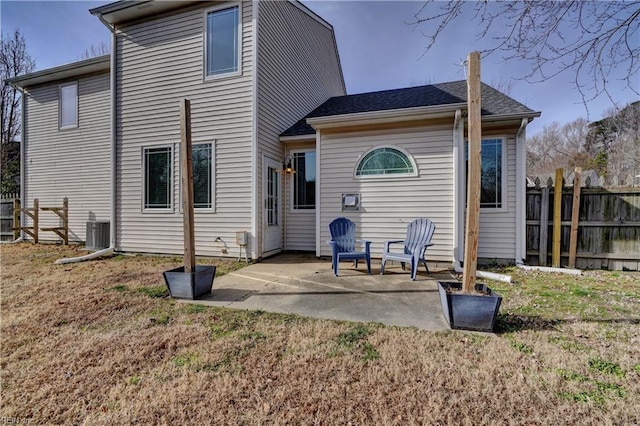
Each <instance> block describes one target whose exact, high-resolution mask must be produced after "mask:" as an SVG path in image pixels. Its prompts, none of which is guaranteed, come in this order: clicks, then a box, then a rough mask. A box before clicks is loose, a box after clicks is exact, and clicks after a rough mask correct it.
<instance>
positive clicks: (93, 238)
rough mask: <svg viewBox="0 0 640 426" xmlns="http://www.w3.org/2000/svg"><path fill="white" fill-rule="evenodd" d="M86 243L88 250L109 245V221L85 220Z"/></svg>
mask: <svg viewBox="0 0 640 426" xmlns="http://www.w3.org/2000/svg"><path fill="white" fill-rule="evenodd" d="M86 245H87V248H88V249H89V250H100V249H103V248H107V247H109V222H94V221H89V222H87V244H86Z"/></svg>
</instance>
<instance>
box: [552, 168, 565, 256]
mask: <svg viewBox="0 0 640 426" xmlns="http://www.w3.org/2000/svg"><path fill="white" fill-rule="evenodd" d="M563 173H564V170H562V169H556V182H555V185H554V187H553V251H552V254H551V265H552V266H553V267H554V268H559V267H560V238H561V237H562V227H561V226H560V221H561V220H562V175H563Z"/></svg>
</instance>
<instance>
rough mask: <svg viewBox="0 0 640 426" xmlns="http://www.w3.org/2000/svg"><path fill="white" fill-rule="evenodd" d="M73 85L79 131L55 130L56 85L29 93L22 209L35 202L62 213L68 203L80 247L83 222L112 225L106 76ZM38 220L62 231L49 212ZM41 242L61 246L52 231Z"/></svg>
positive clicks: (83, 237)
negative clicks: (76, 95) (56, 208)
mask: <svg viewBox="0 0 640 426" xmlns="http://www.w3.org/2000/svg"><path fill="white" fill-rule="evenodd" d="M71 81H77V82H78V127H77V128H69V129H64V130H58V94H59V83H57V82H56V83H50V84H47V85H44V86H39V87H33V88H28V89H27V95H26V98H25V101H26V105H25V111H24V114H25V122H26V126H25V129H24V130H25V131H24V140H25V146H24V150H25V159H24V164H25V169H24V172H25V176H26V186H25V188H24V189H25V200H23V206H24V207H27V206H28V207H33V200H34V198H38V199H39V201H40V206H41V207H62V200H63V198H64V197H67V198H68V199H69V240H70V241H76V242H81V241H85V240H86V235H85V233H86V222H87V221H89V220H98V221H109V219H110V209H109V205H110V204H109V203H110V186H109V185H110V158H111V156H110V153H111V150H110V146H111V144H110V120H109V111H110V108H109V103H110V96H109V74H99V75H94V76H88V77H83V78H79V79H76V80H71ZM60 83H62V82H60ZM39 220H40V227H56V226H60V225H61V222H60V220H59V218H58V216H57V215H56V214H55V213H54V212H51V211H41V212H40V217H39ZM27 223H28V224H29V225H31V220H30V219H28V220H27ZM26 237H28V236H26ZM39 238H40V240H41V241H56V240H59V237H58V236H57V235H56V234H55V233H53V232H50V231H48V232H43V231H40V232H39Z"/></svg>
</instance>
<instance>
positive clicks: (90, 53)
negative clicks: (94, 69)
mask: <svg viewBox="0 0 640 426" xmlns="http://www.w3.org/2000/svg"><path fill="white" fill-rule="evenodd" d="M109 53H111V48H110V47H109V46H108V45H107V44H106V43H105V42H104V41H101V42H100V43H99V44H92V45H91V46H89V47H88V48H86V49H85V51H84V52H82V55H80V59H91V58H95V57H97V56H103V55H108V54H109Z"/></svg>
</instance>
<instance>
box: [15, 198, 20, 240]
mask: <svg viewBox="0 0 640 426" xmlns="http://www.w3.org/2000/svg"><path fill="white" fill-rule="evenodd" d="M18 238H20V199H19V198H16V199H14V200H13V239H14V240H17V239H18Z"/></svg>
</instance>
